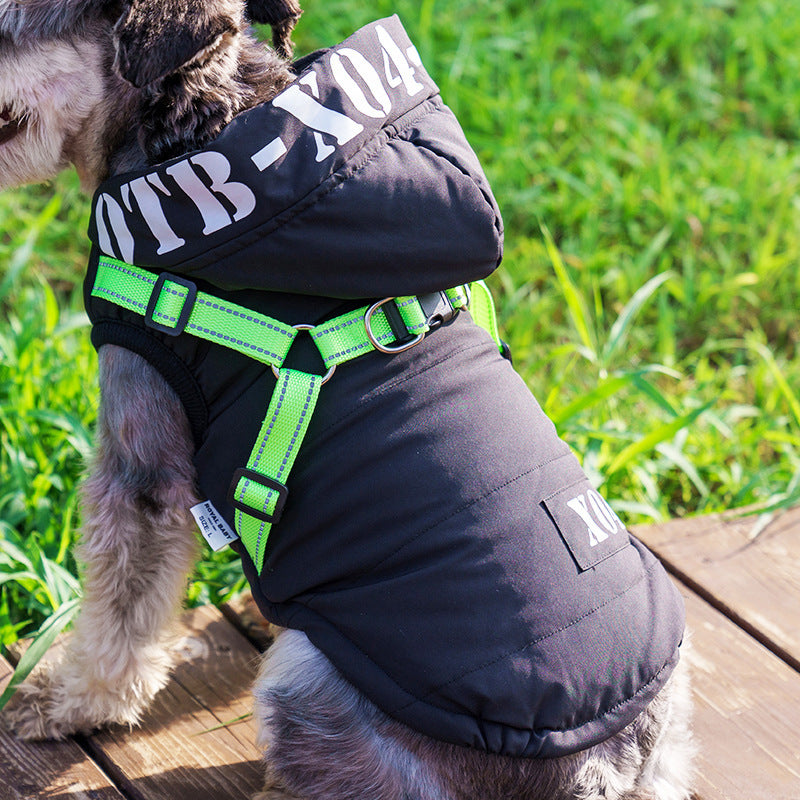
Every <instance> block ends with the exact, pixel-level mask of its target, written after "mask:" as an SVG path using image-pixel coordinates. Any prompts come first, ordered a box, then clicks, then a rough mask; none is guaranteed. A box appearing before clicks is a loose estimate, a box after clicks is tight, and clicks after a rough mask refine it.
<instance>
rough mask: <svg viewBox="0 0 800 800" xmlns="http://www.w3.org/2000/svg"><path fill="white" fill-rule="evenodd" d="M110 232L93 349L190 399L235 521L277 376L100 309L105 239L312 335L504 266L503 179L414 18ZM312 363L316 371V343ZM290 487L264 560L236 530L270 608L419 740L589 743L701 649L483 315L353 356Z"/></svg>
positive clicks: (206, 472) (177, 163)
mask: <svg viewBox="0 0 800 800" xmlns="http://www.w3.org/2000/svg"><path fill="white" fill-rule="evenodd" d="M90 235H91V238H92V240H93V243H94V248H93V254H92V259H91V263H90V269H89V274H88V277H87V284H86V285H87V291H86V302H87V308H88V311H89V314H90V317H91V319H92V322H93V333H92V336H93V341H94V343H95V345H96V346H98V347H99V346H102V345H103V344H106V343H112V344H116V345H121V346H123V347H127V348H129V349H131V350H133V351H135V352H137V353H139V354H141V355H143V356H144V357H145V358H147V359H148V360H150V362H151V363H152V364H153V365H154V366H155V367H156V368H157V369H159V371H160V372H161V373H162V374H163V375H164V377H165V379H166V380H167V381H168V382H169V383H170V384H171V385H172V386H173V388H174V389H175V390H176V391H177V392H178V394H179V396H180V398H181V400H182V402H183V404H184V407H185V409H186V412H187V414H188V416H189V419H190V422H191V426H192V432H193V435H194V438H195V442H196V455H195V464H196V467H197V474H198V490H199V491H200V492H201V494H202V495H203V496H205V497H207V498H208V499H209V500H210V501H211V502H212V503H213V505H214V506H215V508H216V509H217V510H218V512H219V513H220V515H221V516H223V517H225V518H226V519H227V520H228V522H229V523H230V524H231V525H232V524H233V513H232V509H231V508H230V507H229V506H228V503H227V499H226V496H227V491H228V486H229V483H230V480H231V476H232V474H233V473H234V471H235V470H236V469H237V468H239V467H242V466H244V465H245V464H246V462H247V458H248V454H249V452H250V449H251V448H252V446H253V443H254V441H255V438H256V436H257V434H258V430H259V426H260V423H261V420H262V419H263V417H264V413H265V411H266V407H267V404H268V402H269V397H270V394H271V392H272V389H273V387H274V385H275V379H274V377H273V374H272V372H271V371H270V369H269V368H268V367H265V366H264V365H263V364H260V363H258V362H255V361H253V360H251V359H248V358H247V357H245V356H243V355H240V354H239V353H236V352H233V351H230V350H228V349H226V348H224V347H222V346H219V345H216V344H211V343H209V342H206V341H203V340H200V339H196V338H194V337H193V336H191V335H190V334H188V333H183V334H181V335H179V336H168V335H166V334H164V333H162V332H159V331H154V330H152V329H150V328H147V327H145V326H144V325H143V323H142V318H141V316H139V315H137V314H133V313H130V312H128V311H125V310H124V309H122V308H120V307H118V306H117V305H115V304H114V303H113V302H109V299H108V298H103V297H101V296H94V295H93V294H92V286H93V281H94V272H95V269H96V265H97V260H98V258H99V257H100V256H101V254H105V255H108V256H112V257H115V258H117V259H121V260H123V261H126V262H128V263H135V264H137V265H139V266H141V267H145V268H147V269H150V270H153V271H154V272H164V271H168V272H171V273H175V274H178V275H180V276H181V277H182V278H184V279H188V280H190V281H192V282H194V283H196V284H197V286H198V287H200V288H201V289H202V290H203V291H207V292H211V293H213V294H216V295H217V296H220V297H224V298H226V299H230V300H233V301H234V302H236V303H239V304H240V305H243V306H245V307H248V308H253V309H255V310H258V311H259V312H261V313H265V314H268V315H270V316H272V317H275V318H277V319H280V320H282V321H284V322H287V323H291V324H295V323H314V324H316V323H318V322H320V321H322V320H325V319H329V318H332V317H334V316H336V315H338V314H340V313H343V312H344V311H347V310H350V309H352V308H354V307H357V306H359V305H364V304H365V303H366V302H368V301H369V300H373V299H376V298H382V297H384V296H397V295H407V294H423V293H427V292H431V291H436V290H440V289H443V288H446V287H450V286H454V285H458V284H462V283H466V282H468V281H471V280H474V279H478V278H482V277H484V276H485V275H488V274H489V273H491V272H492V271H493V270H494V269H495V268H496V267H497V265H498V263H499V261H500V257H501V252H502V223H501V219H500V214H499V211H498V209H497V205H496V203H495V200H494V197H493V196H492V193H491V190H490V188H489V185H488V183H487V181H486V178H485V176H484V174H483V172H482V170H481V167H480V165H479V163H478V161H477V159H476V157H475V154H474V153H473V151H472V150H471V149H470V147H469V145H468V144H467V142H466V140H465V138H464V135H463V133H462V131H461V129H460V127H459V125H458V123H457V122H456V120H455V118H454V116H453V114H452V113H451V112H450V110H449V109H448V108H447V107H446V106H445V105H444V104H443V102H442V100H441V98H440V96H439V93H438V89H437V88H436V86H435V84H434V83H433V81H432V80H431V79H430V77H429V76H428V75H427V73H426V72H425V70H424V68H423V67H422V65H421V64H420V62H419V58H418V56H417V54H416V51H415V50H414V48H413V46H412V45H411V42H410V41H409V40H408V38H407V36H406V34H405V32H404V30H403V28H402V26H401V25H400V22H399V20H397V18H396V17H392V18H389V19H384V20H380V21H378V22H375V23H373V24H371V25H368V26H366V27H365V28H363V29H361V30H360V31H358V32H357V33H356V34H354V35H353V36H352V37H350V38H349V39H347V40H346V41H345V42H343V43H342V44H340V45H338V46H337V47H334V48H332V49H330V50H325V51H321V52H318V53H315V54H313V55H312V56H311V57H309V58H307V59H305V60H304V61H303V62H300V63H299V64H298V65H297V78H296V80H295V81H294V82H293V83H292V84H291V85H290V86H289V87H288V88H287V89H285V90H284V91H283V92H281V94H280V95H278V96H277V97H276V98H274V99H273V100H272V101H271V102H269V103H265V104H263V105H261V106H258V107H257V108H254V109H252V110H250V111H248V112H246V113H244V114H242V115H240V116H239V117H237V118H236V119H235V120H234V121H233V122H232V123H231V124H230V125H228V126H227V128H226V129H225V130H224V131H223V133H222V134H221V136H220V137H219V138H218V139H217V140H216V141H215V142H213V143H212V144H211V145H209V146H208V147H206V148H204V149H203V150H202V151H199V152H197V153H192V154H188V155H186V156H183V157H181V158H178V159H173V160H172V161H169V162H166V163H164V164H159V165H156V166H153V167H151V168H148V169H146V170H144V171H142V172H139V173H135V174H128V175H122V176H117V177H115V178H113V179H111V180H109V181H107V182H106V183H105V184H103V185H102V186H101V187H100V189H99V190H98V193H97V195H96V197H95V201H94V213H93V217H92V222H91V227H90ZM290 358H291V359H292V360H293V363H294V364H295V365H296V366H297V367H298V368H301V369H307V370H309V371H319V370H320V366H319V356H318V355H316V353H315V350H314V347H313V345H312V344H311V342H310V338H309V337H303V338H299V339H298V341H297V343H296V345H294V346H293V348H292V351H291V355H290ZM287 485H288V490H289V493H288V500H287V502H286V505H285V508H284V510H283V514H282V517H281V519H280V521H279V522H278V523H276V524H275V525H274V526H273V527H272V530H271V532H270V535H269V540H268V543H267V547H266V558H265V563H264V567H263V569H262V570H261V573H260V574H259V573H258V570H257V569H256V567H255V565H254V564H253V563H252V561H251V559H250V557H249V555H248V554H247V552H246V551H245V549H244V548H243V547H241V546H240V545H238V544H234V547H237V549H238V550H239V552H240V554H241V557H242V563H243V567H244V571H245V573H246V575H247V577H248V579H249V581H250V584H251V587H252V590H253V594H254V596H255V598H256V601H257V602H258V604H259V606H260V608H261V609H262V611H263V613H264V614H265V616H266V617H267V618H268V619H270V620H272V621H273V622H275V623H277V624H279V625H282V626H286V627H289V628H298V629H301V630H303V631H305V632H306V634H307V635H308V636H309V638H310V639H311V641H312V642H313V643H314V644H315V645H316V646H317V647H318V648H319V649H320V650H322V652H324V653H325V654H326V655H327V656H328V658H329V659H330V660H331V661H332V662H333V664H334V665H335V666H336V667H337V669H339V670H340V672H341V673H342V674H343V675H344V676H345V677H346V678H347V679H348V680H349V681H350V682H352V683H353V684H354V685H356V686H357V687H358V688H359V689H360V690H361V691H362V692H363V693H364V694H365V695H366V696H367V697H369V698H370V699H371V700H372V701H373V702H374V703H376V704H377V705H378V707H380V708H381V709H382V710H383V711H384V712H386V713H387V714H388V715H390V716H391V717H393V718H395V719H397V720H399V721H401V722H404V723H406V724H407V725H409V726H410V727H412V728H414V729H416V730H418V731H421V732H423V733H426V734H428V735H430V736H432V737H434V738H437V739H441V740H444V741H448V742H453V743H456V744H460V745H467V746H471V747H476V748H480V749H483V750H486V751H489V752H492V753H502V754H506V755H512V756H527V757H549V756H558V755H563V754H567V753H570V752H573V751H576V750H579V749H582V748H585V747H587V746H589V745H592V744H595V743H597V742H600V741H602V740H603V739H605V738H607V737H609V736H611V735H613V734H614V733H616V732H617V731H619V730H620V729H621V728H622V727H624V726H625V725H627V724H628V723H629V722H631V721H632V720H633V719H634V718H635V717H636V716H637V715H638V714H639V713H640V712H641V711H642V709H643V708H644V707H645V705H646V704H647V703H648V702H649V701H650V699H651V698H652V697H653V696H654V695H655V694H656V692H657V691H658V690H659V689H660V688H661V687H662V686H663V685H664V683H665V681H666V680H667V678H668V677H669V675H670V673H671V671H672V669H673V667H674V665H675V663H676V661H677V659H678V653H679V644H680V641H681V638H682V635H683V626H684V618H683V606H682V602H681V600H680V597H679V595H678V593H677V591H676V590H675V588H674V587H673V585H672V583H671V582H670V580H669V578H668V577H667V575H666V573H665V572H664V570H663V568H662V567H661V565H660V564H659V563H658V562H657V561H656V559H655V558H654V557H653V556H652V555H651V554H650V553H649V552H648V551H647V550H646V548H644V547H643V546H642V545H641V544H640V543H639V542H638V541H637V540H636V539H635V538H633V537H632V536H630V535H629V533H628V532H627V531H626V530H625V528H624V526H623V525H622V523H621V522H620V521H619V519H618V518H617V516H616V514H614V512H613V511H612V510H611V508H610V507H609V505H608V504H607V503H606V502H605V500H603V498H602V497H601V496H600V495H599V494H598V493H597V492H596V491H595V490H594V489H593V488H592V486H591V484H590V483H589V481H588V480H587V478H586V476H585V474H584V473H583V471H582V469H581V467H580V465H579V463H578V461H577V459H576V458H575V456H574V455H573V454H572V453H571V451H570V449H569V448H568V446H567V445H566V444H565V443H564V442H562V441H561V440H560V439H559V437H558V435H557V434H556V431H555V429H554V427H553V425H552V423H551V422H550V421H549V420H548V419H547V417H546V416H545V415H544V414H543V412H542V410H541V408H540V407H539V405H538V404H537V402H536V400H535V399H534V398H533V396H532V395H531V393H530V392H529V390H528V389H527V387H526V386H525V385H524V383H523V382H522V380H521V379H520V378H519V377H518V376H517V374H516V373H515V372H514V370H513V369H512V367H511V365H510V364H509V362H508V361H507V360H505V359H504V358H502V357H501V355H500V354H499V353H498V349H497V347H496V345H495V343H494V342H493V341H492V340H491V338H490V337H489V336H488V335H487V334H486V333H485V332H484V331H483V330H482V329H481V328H479V327H477V326H476V325H475V324H474V323H473V322H472V320H471V318H470V316H469V314H468V313H467V312H461V313H459V314H458V315H457V316H456V317H455V319H453V320H452V321H450V322H448V323H447V324H445V325H443V326H441V327H440V328H438V329H437V330H435V331H432V332H431V333H429V334H428V336H427V337H426V338H425V339H424V340H423V341H422V342H421V343H420V344H418V345H417V346H416V347H414V348H413V349H410V350H407V351H406V352H403V353H399V354H396V355H388V354H384V353H378V352H373V353H370V354H368V355H364V356H362V357H360V358H358V359H356V360H354V361H351V362H349V363H347V364H344V365H342V366H340V367H339V369H338V370H337V371H336V373H335V375H334V376H333V377H332V379H331V380H330V382H329V383H327V384H326V385H325V386H324V387H323V388H322V390H321V393H320V398H319V401H318V403H317V408H316V411H315V412H314V416H313V419H312V420H311V423H310V426H309V429H308V432H307V435H306V438H305V441H304V443H303V445H302V447H301V450H300V452H299V455H298V457H297V460H296V462H295V465H294V467H293V469H292V472H291V475H290V476H289V479H288V481H287Z"/></svg>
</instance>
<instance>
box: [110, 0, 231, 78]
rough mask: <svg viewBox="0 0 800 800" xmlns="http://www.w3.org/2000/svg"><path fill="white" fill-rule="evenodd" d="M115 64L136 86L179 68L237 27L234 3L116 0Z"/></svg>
mask: <svg viewBox="0 0 800 800" xmlns="http://www.w3.org/2000/svg"><path fill="white" fill-rule="evenodd" d="M110 5H111V7H112V8H113V7H116V8H119V9H121V14H120V16H119V18H118V19H117V22H116V24H115V25H114V42H115V45H116V48H117V54H116V61H115V63H114V66H115V68H116V70H117V72H118V73H119V75H120V76H121V77H123V78H124V79H125V80H126V81H128V82H129V83H131V84H133V85H134V86H136V87H137V88H141V87H142V86H147V85H148V84H151V83H153V82H154V81H156V80H158V79H159V78H163V77H165V76H166V75H170V74H171V73H173V72H175V71H177V70H178V69H180V67H182V66H184V65H185V64H188V63H189V62H191V61H193V60H194V59H196V58H198V57H199V56H200V55H201V54H202V53H203V51H204V50H207V49H210V48H212V47H213V46H214V45H215V44H216V43H217V42H218V41H219V39H220V38H221V37H222V36H224V35H226V34H234V33H236V32H237V31H238V30H239V29H240V22H241V18H240V16H239V18H237V15H236V11H237V10H240V9H239V4H238V3H231V2H220V3H203V2H197V0H122V2H119V0H116V2H112V3H111V4H110Z"/></svg>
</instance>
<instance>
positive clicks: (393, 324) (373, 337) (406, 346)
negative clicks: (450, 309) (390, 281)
mask: <svg viewBox="0 0 800 800" xmlns="http://www.w3.org/2000/svg"><path fill="white" fill-rule="evenodd" d="M396 299H397V298H395V297H384V298H383V300H378V302H377V303H373V304H372V305H371V306H370V307H369V308H368V309H367V311H366V313H365V314H364V329H365V330H366V333H367V339H369V341H370V344H371V345H372V346H373V347H374V348H375V349H376V350H380V352H381V353H402V352H403V351H404V350H410V349H411V348H412V347H414V346H415V345H418V344H419V343H420V342H421V341H422V340H423V339H424V338H425V333H424V332H423V333H418V334H417V335H416V336H414V337H413V338H411V339H409V338H408V337H409V336H410V334H409V332H408V330H405V333H404V334H403V333H402V332H399V331H398V330H397V327H398V325H397V319H399V320H400V324H401V325H402V327H403V328H404V329H405V323H404V322H403V318H402V317H401V316H400V312H399V311H398V310H397V306H396V305H394V301H395V300H396ZM386 303H390V305H387V306H386V308H385V309H384V311H383V313H384V315H385V316H386V321H387V322H388V323H389V327H390V328H391V329H392V333H393V334H394V336H395V339H397V340H398V343H397V344H394V345H385V344H381V343H380V342H379V341H378V336H377V334H376V333H375V332H374V331H373V330H372V317H373V315H374V314H375V312H376V311H377V310H378V309H379V308H381V307H383V306H384V305H386Z"/></svg>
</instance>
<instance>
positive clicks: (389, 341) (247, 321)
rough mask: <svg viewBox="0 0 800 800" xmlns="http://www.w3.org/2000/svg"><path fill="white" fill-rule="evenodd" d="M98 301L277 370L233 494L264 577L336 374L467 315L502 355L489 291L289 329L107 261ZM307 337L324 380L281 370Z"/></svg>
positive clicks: (97, 286) (390, 305)
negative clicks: (270, 540) (314, 422)
mask: <svg viewBox="0 0 800 800" xmlns="http://www.w3.org/2000/svg"><path fill="white" fill-rule="evenodd" d="M470 290H471V291H470ZM92 296H93V297H97V298H100V299H102V300H106V301H108V302H111V303H114V304H115V305H118V306H121V307H123V308H125V309H127V310H128V311H131V312H133V313H135V314H138V315H141V316H143V317H144V323H145V325H147V326H148V327H151V328H154V329H156V330H159V331H162V332H163V333H166V334H169V335H171V336H178V335H179V334H181V333H184V332H186V333H190V334H192V335H193V336H198V337H199V338H201V339H206V340H207V341H211V342H215V343H217V344H220V345H222V346H224V347H228V348H230V349H232V350H236V351H237V352H239V353H243V354H244V355H246V356H249V357H250V358H253V359H255V360H257V361H260V362H262V363H264V364H267V365H269V366H270V367H271V368H272V371H273V372H274V373H275V376H276V379H277V383H276V386H275V389H274V390H273V393H272V397H271V398H270V403H269V407H268V409H267V413H266V416H265V418H264V421H263V422H262V425H261V429H260V431H259V434H258V437H257V439H256V442H255V445H254V446H253V449H252V451H251V453H250V458H249V459H248V462H247V465H246V467H243V468H240V469H238V470H237V471H236V472H235V473H234V476H233V480H232V481H231V485H230V490H229V493H228V501H229V502H230V504H231V506H232V507H233V508H234V509H235V512H234V521H235V526H236V532H237V533H238V534H239V536H240V537H241V540H242V543H243V544H244V546H245V547H246V549H247V551H248V553H249V554H250V557H251V558H252V559H253V563H254V564H255V566H256V569H257V570H258V572H259V574H260V573H261V569H262V566H263V560H264V551H265V545H266V542H267V537H268V536H269V531H270V529H271V527H272V525H273V524H275V523H276V522H277V521H278V519H279V518H280V515H281V512H282V510H283V506H284V504H285V502H286V498H287V495H288V490H287V488H286V481H287V477H288V475H289V472H290V471H291V468H292V465H293V464H294V460H295V458H296V456H297V452H298V451H299V449H300V446H301V444H302V442H303V437H304V436H305V433H306V430H307V429H308V424H309V422H310V420H311V416H312V414H313V411H314V407H315V405H316V402H317V398H318V397H319V392H320V388H321V387H322V385H323V384H324V383H325V382H326V381H327V380H328V379H329V378H330V377H331V375H332V374H333V372H334V370H335V369H336V367H337V366H338V365H339V364H344V363H345V362H347V361H350V360H352V359H354V358H358V357H360V356H362V355H364V354H366V353H369V352H372V351H374V350H379V351H381V352H385V353H395V352H400V351H402V350H406V349H409V348H410V347H413V346H414V345H416V344H418V343H419V342H420V341H421V340H422V338H423V337H424V336H425V334H426V333H427V332H428V331H430V330H432V329H433V328H435V327H438V326H439V325H440V324H442V323H443V322H446V321H448V320H449V319H451V318H452V317H453V316H454V315H455V314H456V313H457V312H458V311H459V310H460V309H461V308H466V307H469V308H470V310H471V312H472V313H473V315H474V316H475V318H476V322H479V324H481V326H482V327H484V328H486V329H487V330H488V331H489V332H490V333H491V334H492V336H493V338H494V339H495V341H496V342H497V343H498V346H501V347H502V345H501V344H500V342H499V339H498V336H497V324H496V322H495V317H494V306H493V304H492V302H491V295H490V294H489V291H488V289H487V288H486V286H485V284H484V283H483V282H482V281H478V282H476V283H473V284H471V285H470V287H466V286H460V287H456V288H454V289H448V290H446V291H443V292H435V293H433V294H430V295H421V296H419V297H413V296H412V297H396V298H386V299H384V300H380V301H379V302H377V303H374V304H372V305H371V306H365V307H363V308H358V309H355V310H353V311H350V312H348V313H346V314H343V315H341V316H339V317H336V318H334V319H332V320H328V321H326V322H323V323H321V324H319V325H295V326H292V325H287V324H286V323H284V322H281V321H279V320H276V319H273V318H272V317H268V316H266V315H264V314H260V313H258V312H255V311H252V310H250V309H247V308H245V307H243V306H240V305H237V304H236V303H232V302H229V301H227V300H222V299H220V298H217V297H215V296H214V295H211V294H208V293H206V292H202V291H199V290H198V289H197V287H196V286H195V284H194V283H192V282H191V281H189V280H187V279H185V278H182V277H180V276H177V275H172V274H170V273H161V274H160V275H156V274H155V273H152V272H149V271H148V270H145V269H142V268H140V267H136V266H134V265H132V264H126V263H125V262H122V261H118V260H116V259H113V258H107V257H101V258H100V260H99V263H98V267H97V274H96V277H95V280H94V284H93V287H92ZM470 296H471V297H472V302H471V303H470ZM301 331H307V332H308V334H309V335H310V336H311V338H312V340H313V341H314V344H315V345H316V347H317V349H318V350H319V353H320V355H321V356H322V360H323V363H324V364H325V367H326V369H327V370H328V371H327V373H326V374H325V375H314V374H309V373H306V372H301V371H299V370H295V369H289V368H285V367H283V363H284V361H285V359H286V356H287V354H288V353H289V350H290V348H291V346H292V343H293V342H294V340H295V338H296V336H297V335H298V333H300V332H301Z"/></svg>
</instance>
